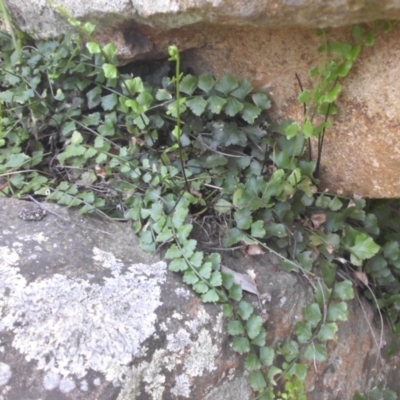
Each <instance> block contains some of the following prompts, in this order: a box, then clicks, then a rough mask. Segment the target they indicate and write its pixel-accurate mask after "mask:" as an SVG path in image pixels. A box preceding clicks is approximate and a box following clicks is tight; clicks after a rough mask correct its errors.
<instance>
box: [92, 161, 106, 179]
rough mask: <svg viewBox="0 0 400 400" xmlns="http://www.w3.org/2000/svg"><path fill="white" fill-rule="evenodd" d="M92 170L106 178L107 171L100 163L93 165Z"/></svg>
mask: <svg viewBox="0 0 400 400" xmlns="http://www.w3.org/2000/svg"><path fill="white" fill-rule="evenodd" d="M94 171H95V172H96V175H97V176H100V178H103V179H105V178H107V172H106V170H105V169H104V168H101V167H100V165H98V164H96V165H95V167H94Z"/></svg>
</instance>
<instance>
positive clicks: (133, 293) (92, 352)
mask: <svg viewBox="0 0 400 400" xmlns="http://www.w3.org/2000/svg"><path fill="white" fill-rule="evenodd" d="M23 207H25V202H22V201H17V200H5V199H0V216H1V220H2V228H1V230H0V316H1V319H0V340H1V352H0V396H2V397H1V398H3V399H8V400H14V399H15V400H17V399H18V400H21V399H27V400H28V399H32V400H33V399H35V400H38V399H57V400H61V399H104V400H105V399H119V400H127V399H129V400H131V399H152V400H153V399H154V400H156V399H175V398H176V399H181V398H182V399H184V398H198V399H201V398H204V397H206V396H207V395H208V393H209V392H211V391H212V390H213V391H214V393H215V396H216V397H213V396H214V395H210V397H209V398H210V399H213V398H216V399H217V398H218V388H219V387H220V386H223V390H224V391H225V392H226V390H227V389H226V385H225V384H226V383H227V382H231V383H232V385H233V387H235V381H236V380H237V379H239V382H241V384H240V385H239V387H240V388H241V398H243V399H246V398H249V399H250V398H251V391H250V389H249V386H248V384H247V381H246V380H245V381H244V382H245V383H243V379H242V378H243V368H242V367H241V363H240V360H239V358H238V356H237V355H235V354H234V353H233V351H232V350H231V349H230V347H229V341H228V338H227V336H226V334H225V333H224V321H223V319H222V313H221V310H220V308H219V307H213V306H208V307H204V306H203V304H202V303H201V301H200V300H199V299H198V298H197V296H195V295H194V294H193V293H192V292H191V291H189V290H188V288H187V287H185V285H183V284H182V283H181V281H180V279H179V277H178V276H176V275H174V274H171V273H168V271H167V265H166V263H165V262H164V261H162V260H160V259H159V258H158V257H157V256H151V255H148V254H145V253H143V252H142V251H141V250H140V249H139V248H138V241H137V239H136V238H135V236H134V235H133V234H132V233H131V232H130V231H129V227H128V226H127V225H117V224H114V223H112V222H110V221H104V220H100V219H97V218H94V217H93V218H92V217H81V216H79V215H78V213H77V211H70V210H67V209H63V208H61V207H59V206H57V205H53V204H46V205H45V207H46V208H47V209H49V210H50V211H53V212H56V213H57V214H59V216H60V217H57V216H55V215H54V214H52V213H50V212H48V213H47V215H46V217H45V218H43V219H42V220H37V221H31V220H23V219H21V218H19V217H18V214H19V212H20V210H21V209H22V208H23ZM224 385H225V386H224ZM228 393H229V389H228Z"/></svg>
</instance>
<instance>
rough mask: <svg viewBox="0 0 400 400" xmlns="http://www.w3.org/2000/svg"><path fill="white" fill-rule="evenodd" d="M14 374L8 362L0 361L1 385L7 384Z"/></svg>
mask: <svg viewBox="0 0 400 400" xmlns="http://www.w3.org/2000/svg"><path fill="white" fill-rule="evenodd" d="M11 376H12V371H11V368H10V366H9V365H8V364H5V363H2V362H0V386H4V385H7V383H8V381H9V380H10V378H11Z"/></svg>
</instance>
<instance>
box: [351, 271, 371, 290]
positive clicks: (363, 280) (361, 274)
mask: <svg viewBox="0 0 400 400" xmlns="http://www.w3.org/2000/svg"><path fill="white" fill-rule="evenodd" d="M354 278H355V279H357V280H358V281H359V282H361V283H362V284H363V285H364V286H368V285H369V282H368V276H367V274H366V273H365V272H362V271H355V272H354Z"/></svg>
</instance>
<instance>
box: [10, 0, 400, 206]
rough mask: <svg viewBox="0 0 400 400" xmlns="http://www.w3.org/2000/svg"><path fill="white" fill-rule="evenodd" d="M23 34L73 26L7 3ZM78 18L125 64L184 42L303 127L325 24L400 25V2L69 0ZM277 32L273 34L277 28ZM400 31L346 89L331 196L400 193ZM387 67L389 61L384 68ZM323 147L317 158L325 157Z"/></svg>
mask: <svg viewBox="0 0 400 400" xmlns="http://www.w3.org/2000/svg"><path fill="white" fill-rule="evenodd" d="M7 4H8V7H9V9H10V11H11V13H12V15H13V17H14V19H15V21H16V23H17V24H18V25H19V26H20V28H21V29H22V30H24V31H27V32H31V33H33V34H34V36H36V37H42V38H48V37H52V36H55V35H57V34H59V33H61V32H63V31H65V30H67V29H70V26H69V25H68V23H66V22H65V20H64V19H63V18H61V17H60V16H59V14H57V12H55V11H54V10H53V9H52V8H51V7H50V6H49V5H48V3H47V2H46V0H36V1H31V2H26V1H23V0H13V1H7ZM59 4H61V5H62V6H63V7H65V8H66V9H67V10H68V12H70V13H71V15H72V16H74V17H75V18H78V19H80V20H82V21H91V22H94V23H96V24H97V26H98V33H97V38H98V40H100V41H101V42H103V43H108V42H111V41H112V42H114V43H115V44H116V45H117V46H118V48H119V54H120V59H121V61H122V62H124V63H126V62H128V61H132V60H141V59H155V58H160V57H166V54H167V53H166V52H167V47H168V46H169V45H170V44H172V43H174V44H177V45H178V47H179V49H180V50H181V51H183V52H184V51H186V54H184V60H185V62H186V65H187V66H188V67H190V68H192V69H193V70H194V71H195V72H197V73H202V72H211V73H213V74H214V75H216V76H221V75H223V74H225V73H231V74H233V75H235V76H236V77H238V78H246V79H249V80H250V81H251V82H252V83H253V84H254V85H255V86H256V88H258V89H262V90H266V91H268V92H270V93H271V95H272V98H273V100H274V104H275V107H274V109H273V111H272V115H273V117H275V118H277V119H278V120H284V119H287V118H293V119H295V120H297V121H299V122H300V121H301V120H302V115H303V110H302V107H300V106H299V104H298V102H297V96H298V94H299V92H300V88H299V86H298V83H297V81H296V78H295V73H297V74H298V75H299V76H300V77H301V80H302V83H303V86H304V87H305V88H311V87H312V82H311V81H309V79H308V69H309V68H310V67H312V66H314V65H316V64H318V62H319V58H318V54H317V52H316V49H317V47H318V45H319V44H320V41H319V38H318V37H317V36H316V35H315V32H314V30H313V29H310V28H315V27H338V26H346V25H347V26H349V25H351V24H353V23H358V22H368V21H374V20H376V19H383V18H390V19H395V18H400V4H394V3H393V2H392V1H382V0H374V1H368V2H354V1H350V0H348V1H345V2H343V1H339V0H337V1H330V2H328V3H327V2H324V1H310V0H301V1H296V2H287V1H269V2H261V1H257V0H252V1H247V2H246V6H243V2H240V1H236V2H230V5H229V7H227V4H226V2H225V1H213V3H212V7H211V6H210V3H209V2H206V1H202V2H199V1H197V2H190V1H186V2H181V3H180V4H178V3H176V2H169V1H164V0H163V1H161V0H158V1H154V2H150V3H149V2H147V3H146V2H142V1H133V2H127V1H119V2H112V3H110V2H106V3H104V2H103V1H100V0H92V1H91V2H89V3H87V2H86V3H85V2H84V3H80V4H77V3H76V2H71V1H68V0H63V1H60V2H59ZM271 28H273V29H271ZM399 36H400V32H399V31H398V30H397V31H395V32H393V33H392V34H391V35H387V36H382V35H381V36H380V37H378V39H377V41H376V45H375V46H374V47H373V48H371V49H367V50H366V51H364V54H363V55H362V56H361V58H360V60H359V61H358V62H357V65H356V68H355V71H353V72H352V73H351V76H350V77H349V78H348V79H347V80H346V82H345V85H344V86H345V90H344V93H343V96H342V97H341V100H340V103H339V106H340V112H339V115H338V116H337V117H336V118H335V119H334V126H333V128H331V129H329V131H328V132H327V135H326V140H325V144H324V149H323V157H322V169H321V190H324V189H329V190H330V191H332V192H338V193H342V194H344V195H348V196H352V195H359V196H363V197H369V198H386V197H399V196H400V181H399V180H398V178H397V177H398V175H399V173H400V167H399V163H398V154H399V153H400V138H399V135H397V127H398V125H399V123H400V117H399V115H400V102H399V100H398V96H397V95H396V94H397V93H398V92H399V89H400V81H399V80H398V79H395V78H394V77H396V76H398V74H399V71H398V69H399V68H400V67H399V65H400V60H399V59H400V51H399V50H398V46H397V43H398V40H399ZM329 38H330V39H335V38H341V39H344V40H346V41H348V40H350V35H349V29H348V28H341V29H335V30H330V31H329ZM382 60H385V62H382ZM315 147H316V146H315V144H314V151H313V155H314V158H315V157H316V153H317V151H316V149H315Z"/></svg>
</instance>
